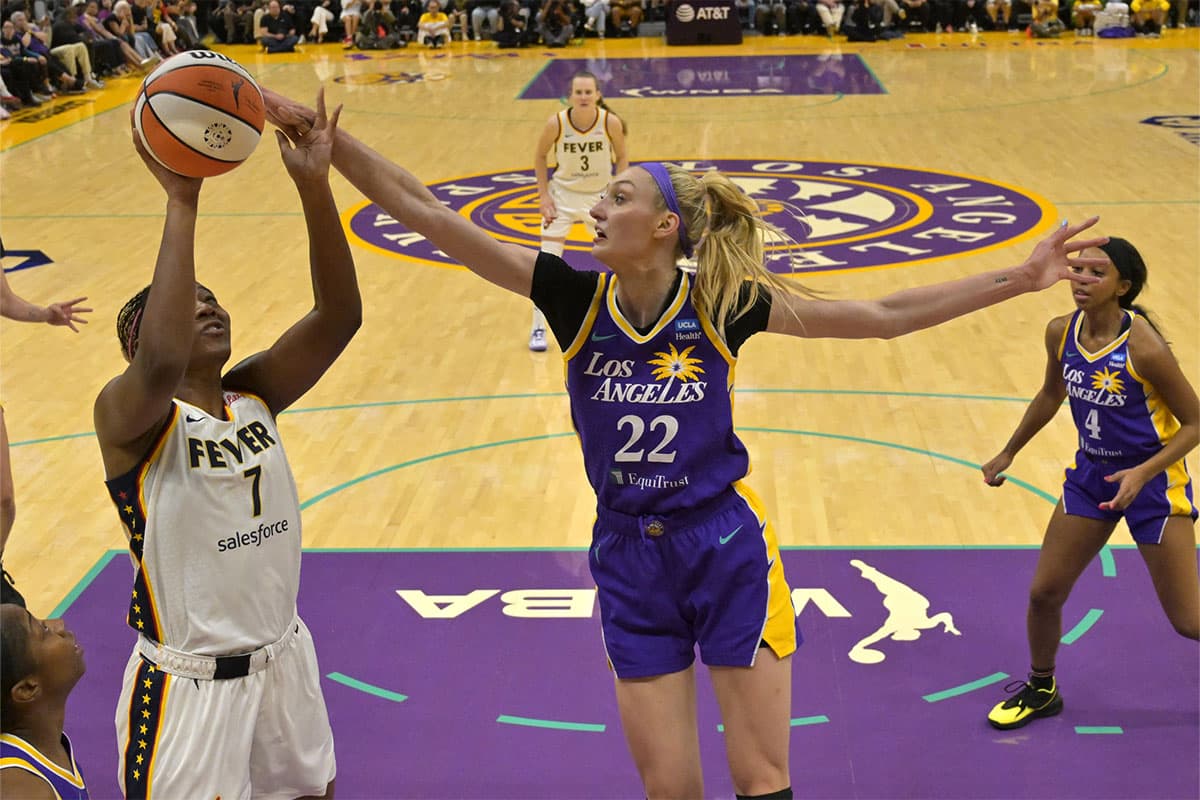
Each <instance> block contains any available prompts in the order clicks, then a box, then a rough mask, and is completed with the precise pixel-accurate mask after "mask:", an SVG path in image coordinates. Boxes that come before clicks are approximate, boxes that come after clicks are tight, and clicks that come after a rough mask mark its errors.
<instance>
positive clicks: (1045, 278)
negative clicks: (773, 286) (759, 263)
mask: <svg viewBox="0 0 1200 800" xmlns="http://www.w3.org/2000/svg"><path fill="white" fill-rule="evenodd" d="M1099 219H1100V218H1099V217H1092V218H1091V219H1088V220H1085V221H1084V222H1083V223H1081V224H1079V225H1067V224H1066V223H1065V222H1064V223H1063V225H1062V226H1060V227H1058V228H1056V229H1055V230H1054V232H1053V233H1051V234H1050V235H1049V236H1047V237H1046V238H1045V239H1043V240H1042V241H1040V242H1038V245H1037V247H1035V248H1034V250H1033V253H1031V254H1030V256H1029V258H1028V259H1026V260H1025V263H1023V264H1021V265H1020V266H1017V267H1010V268H1008V269H1001V270H994V271H992V272H985V273H982V274H979V275H972V276H970V277H967V278H961V279H959V280H956V281H947V282H945V283H938V284H933V285H931V286H921V287H918V288H915V289H905V290H904V291H900V292H896V293H894V294H890V295H888V296H887V297H883V298H880V299H878V300H826V301H822V300H809V299H807V298H803V297H800V296H797V295H785V296H784V297H783V298H782V299H783V302H778V301H779V300H780V298H778V297H776V298H775V301H776V302H773V303H772V307H771V318H770V322H769V324H768V325H767V330H768V331H771V332H772V333H786V334H789V335H791V336H805V337H810V338H833V339H892V338H895V337H897V336H903V335H904V334H906V333H912V332H913V331H918V330H921V329H922V328H930V327H933V326H934V325H940V324H941V323H943V322H946V321H948V320H952V319H954V318H955V317H961V316H963V315H964V314H969V313H971V312H972V311H978V310H979V309H981V308H986V307H987V306H990V305H994V304H996V303H999V302H1002V301H1004V300H1008V299H1010V298H1013V297H1016V296H1017V295H1019V294H1024V293H1025V292H1035V291H1040V290H1042V289H1045V288H1047V287H1049V286H1052V285H1053V284H1055V283H1057V282H1058V281H1061V280H1073V281H1078V282H1080V283H1093V282H1094V281H1093V280H1088V278H1091V277H1094V276H1087V275H1083V274H1076V273H1073V272H1071V270H1070V269H1069V268H1070V267H1071V266H1078V267H1085V266H1096V265H1100V264H1104V263H1107V261H1106V260H1105V259H1103V258H1083V257H1071V256H1070V255H1069V254H1070V253H1077V252H1079V251H1081V250H1086V249H1087V248H1089V247H1096V246H1097V245H1101V244H1104V243H1105V242H1106V241H1108V239H1107V238H1106V237H1098V238H1092V239H1077V240H1076V239H1073V237H1074V236H1076V235H1077V234H1079V233H1081V232H1082V231H1084V230H1087V229H1088V228H1090V227H1092V226H1093V225H1095V224H1096V222H1097V221H1099Z"/></svg>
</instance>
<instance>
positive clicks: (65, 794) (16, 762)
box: [0, 733, 88, 800]
mask: <svg viewBox="0 0 1200 800" xmlns="http://www.w3.org/2000/svg"><path fill="white" fill-rule="evenodd" d="M62 743H63V747H64V748H66V751H67V756H68V757H69V758H70V759H71V769H69V770H67V769H63V768H62V767H60V766H59V765H58V764H55V763H54V762H53V761H51V760H50V759H48V758H46V757H45V756H44V755H42V754H41V753H40V752H38V751H37V749H35V748H34V746H33V745H31V744H29V742H27V741H25V740H24V739H22V738H20V737H19V736H14V735H13V734H10V733H6V734H3V735H2V736H0V769H19V770H23V771H25V772H28V773H31V774H33V775H37V776H38V777H39V778H41V779H42V780H44V781H45V782H46V783H48V784H49V785H50V788H51V789H52V790H53V791H54V793H55V796H56V797H59V798H61V799H62V800H88V791H87V787H85V786H84V785H83V776H82V775H80V774H79V767H78V765H76V763H75V756H74V754H73V753H72V750H71V740H70V739H68V738H67V735H66V734H65V733H64V734H63V735H62Z"/></svg>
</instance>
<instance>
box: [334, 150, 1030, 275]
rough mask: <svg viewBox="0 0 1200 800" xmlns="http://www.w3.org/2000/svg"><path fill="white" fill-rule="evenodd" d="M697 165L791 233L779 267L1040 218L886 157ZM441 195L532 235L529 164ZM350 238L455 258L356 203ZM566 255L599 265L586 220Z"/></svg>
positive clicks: (486, 224) (992, 232)
mask: <svg viewBox="0 0 1200 800" xmlns="http://www.w3.org/2000/svg"><path fill="white" fill-rule="evenodd" d="M673 163H675V164H678V165H679V166H682V167H684V168H686V169H690V170H695V171H697V172H700V171H703V170H706V169H711V168H714V167H715V168H718V169H720V170H721V171H722V172H724V173H725V174H726V175H728V176H729V177H730V178H731V179H733V180H734V181H735V182H736V183H737V184H738V185H739V186H740V187H741V188H742V189H743V190H744V191H745V192H746V193H747V194H748V195H749V196H750V197H752V198H754V199H755V200H756V201H757V202H758V204H759V206H760V207H761V208H762V209H763V213H764V215H765V217H766V219H767V220H768V221H770V222H771V223H773V224H774V225H775V226H776V227H778V228H780V229H781V230H783V231H784V232H785V233H786V234H787V235H788V237H790V239H791V241H788V240H777V241H773V242H768V243H767V248H766V249H767V262H768V266H769V267H770V268H771V270H772V271H774V272H778V273H809V272H838V271H844V270H858V269H877V268H883V267H895V266H901V265H906V264H915V263H919V262H922V261H929V260H932V259H941V258H950V257H954V256H959V255H962V254H964V253H970V252H982V251H984V250H990V249H993V248H997V247H1001V246H1004V245H1008V244H1011V243H1013V242H1015V241H1018V240H1020V239H1023V238H1026V237H1028V236H1031V235H1033V234H1034V233H1037V232H1039V231H1040V230H1042V229H1043V228H1045V227H1047V226H1048V225H1049V223H1050V222H1051V221H1052V207H1051V205H1050V203H1049V202H1047V201H1046V200H1044V199H1042V198H1040V197H1038V196H1036V195H1033V194H1030V193H1028V192H1025V191H1022V190H1019V189H1017V188H1015V187H1012V186H1008V185H1005V184H1001V183H996V182H993V181H985V180H983V179H982V178H975V177H971V176H968V175H958V174H952V173H946V172H932V171H927V170H920V169H913V168H909V167H895V166H888V165H883V164H859V163H846V162H829V161H767V160H757V161H756V160H752V159H739V160H722V161H675V162H673ZM429 188H430V190H431V191H432V192H433V193H434V195H436V196H437V198H438V199H439V200H441V201H442V203H444V204H445V205H447V206H449V207H450V208H452V209H454V210H456V211H458V212H459V213H460V214H462V215H464V216H466V217H469V218H470V219H471V220H472V221H473V222H475V223H476V224H478V225H480V226H481V227H483V228H484V229H486V230H487V231H489V232H490V233H491V234H492V235H493V236H495V237H496V238H497V239H501V240H503V241H507V242H515V243H517V244H522V245H526V246H528V247H533V248H537V247H538V246H539V245H540V243H541V232H542V224H541V216H540V215H539V213H538V202H537V184H536V181H535V179H534V176H533V170H516V171H512V172H497V173H490V174H486V175H474V176H468V177H463V178H456V179H454V180H450V181H446V182H443V183H437V184H433V185H431V186H430V187H429ZM344 221H345V223H346V227H347V228H348V229H349V230H350V233H351V236H352V238H353V239H354V240H355V241H357V242H358V243H359V244H361V245H363V246H365V247H369V248H371V249H374V250H377V251H381V252H384V253H387V254H389V255H393V256H397V257H399V258H402V259H405V260H409V261H416V262H419V263H426V264H434V265H440V266H457V264H456V262H454V261H452V260H451V259H450V258H449V257H448V256H447V255H446V254H445V253H443V252H442V251H440V250H438V249H437V248H436V247H434V246H433V245H432V244H431V243H430V242H429V241H427V240H426V239H425V237H423V236H421V235H420V234H418V233H414V232H413V231H410V230H408V229H407V228H405V227H404V226H403V225H401V224H399V223H398V222H396V221H395V220H394V219H392V218H391V217H390V216H388V215H387V214H386V213H384V211H383V210H382V209H381V208H379V206H377V205H375V204H373V203H364V204H362V205H359V206H357V207H355V208H352V209H351V210H350V211H348V212H347V213H346V214H345V215H344ZM566 249H567V253H566V258H567V260H568V261H570V262H571V263H572V264H573V265H574V266H576V267H581V268H583V267H591V268H594V269H599V268H600V265H599V264H597V263H596V262H594V261H593V260H592V259H591V256H590V255H588V252H589V251H590V250H591V240H590V238H589V237H588V234H587V229H586V228H585V227H584V226H583V225H582V224H576V225H575V227H574V229H573V230H572V231H571V234H570V236H569V237H568V240H567V247H566Z"/></svg>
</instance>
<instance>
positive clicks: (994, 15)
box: [984, 0, 1013, 31]
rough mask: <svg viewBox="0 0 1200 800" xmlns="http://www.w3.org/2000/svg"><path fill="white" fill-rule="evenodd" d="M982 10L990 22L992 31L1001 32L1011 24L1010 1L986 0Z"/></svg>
mask: <svg viewBox="0 0 1200 800" xmlns="http://www.w3.org/2000/svg"><path fill="white" fill-rule="evenodd" d="M984 8H985V9H986V10H987V15H988V18H989V19H991V21H992V30H996V31H1002V30H1005V29H1006V28H1008V27H1009V26H1010V25H1012V24H1013V18H1012V0H987V4H986V5H985V6H984Z"/></svg>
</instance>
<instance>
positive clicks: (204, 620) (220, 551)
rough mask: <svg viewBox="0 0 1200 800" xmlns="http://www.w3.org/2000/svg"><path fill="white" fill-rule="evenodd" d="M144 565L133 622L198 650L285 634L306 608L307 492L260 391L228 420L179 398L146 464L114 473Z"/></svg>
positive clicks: (235, 404)
mask: <svg viewBox="0 0 1200 800" xmlns="http://www.w3.org/2000/svg"><path fill="white" fill-rule="evenodd" d="M106 483H107V486H108V491H109V494H110V495H111V497H112V500H113V502H114V503H115V504H116V506H117V512H118V513H119V514H120V516H121V522H122V523H123V524H124V525H125V528H126V531H127V533H128V535H129V550H130V555H131V558H132V561H133V566H134V570H135V575H134V584H133V595H132V598H131V600H130V603H129V616H128V622H129V625H130V626H131V627H132V628H134V630H136V631H137V632H138V633H140V634H143V635H144V636H146V637H147V638H150V639H153V640H154V641H156V642H160V643H162V644H164V645H167V646H168V647H172V648H175V649H176V650H182V651H184V652H186V653H195V654H198V655H208V656H216V655H228V654H232V653H243V652H246V651H249V650H253V649H256V648H258V647H262V646H263V645H266V644H269V643H271V642H274V641H276V640H277V639H279V637H280V636H281V635H282V634H283V633H284V631H285V630H286V628H287V625H288V624H290V623H291V622H292V621H293V619H294V618H295V616H296V593H297V591H298V590H299V587H300V500H299V497H298V495H297V493H296V482H295V479H294V478H293V477H292V470H291V467H290V466H289V465H288V461H287V455H286V454H285V453H284V450H283V444H282V443H281V442H280V439H279V430H278V429H277V428H276V427H275V420H274V418H273V417H272V415H271V412H270V409H268V408H267V405H266V404H265V403H264V402H263V401H262V400H261V399H260V398H258V397H254V396H252V395H245V394H236V393H233V392H226V393H225V409H224V419H218V418H216V417H212V416H210V415H209V414H207V413H206V412H204V411H202V410H201V409H199V408H197V407H196V406H193V405H191V404H189V403H185V402H183V401H182V400H178V399H176V400H175V401H174V403H173V405H172V408H171V414H170V418H169V420H168V421H167V424H166V425H165V427H164V429H163V431H162V433H161V434H160V435H159V437H158V439H157V440H156V441H155V443H154V446H153V447H151V448H150V450H149V452H148V453H147V454H146V456H145V458H143V460H142V462H141V463H140V464H138V465H137V466H136V467H134V468H133V469H132V470H130V471H129V472H127V473H126V474H124V475H122V476H121V477H119V478H114V479H113V480H110V481H107V482H106Z"/></svg>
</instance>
